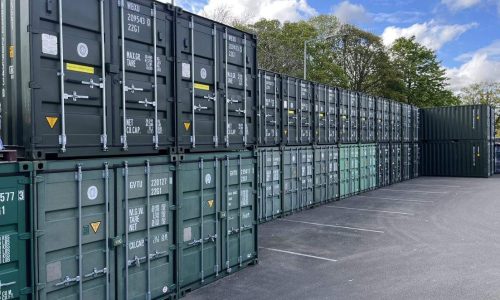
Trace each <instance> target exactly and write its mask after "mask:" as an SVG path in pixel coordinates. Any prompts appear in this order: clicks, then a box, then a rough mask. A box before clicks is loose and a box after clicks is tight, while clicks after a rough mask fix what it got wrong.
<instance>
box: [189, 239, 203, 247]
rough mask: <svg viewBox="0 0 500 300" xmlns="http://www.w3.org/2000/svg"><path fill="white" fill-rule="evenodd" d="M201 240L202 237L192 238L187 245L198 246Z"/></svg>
mask: <svg viewBox="0 0 500 300" xmlns="http://www.w3.org/2000/svg"><path fill="white" fill-rule="evenodd" d="M202 242H203V240H202V239H199V240H193V241H192V242H190V243H188V245H189V246H198V245H200V244H201V243H202Z"/></svg>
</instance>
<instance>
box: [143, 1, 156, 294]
mask: <svg viewBox="0 0 500 300" xmlns="http://www.w3.org/2000/svg"><path fill="white" fill-rule="evenodd" d="M155 9H156V4H155ZM155 17H156V16H155ZM145 173H146V181H147V184H146V188H147V190H146V220H147V225H146V239H147V240H146V253H151V166H150V163H149V160H146V170H145ZM146 272H147V274H146V277H147V278H146V280H147V292H146V294H147V299H148V300H149V299H151V255H148V256H147V271H146Z"/></svg>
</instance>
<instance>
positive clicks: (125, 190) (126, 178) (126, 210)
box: [123, 161, 130, 299]
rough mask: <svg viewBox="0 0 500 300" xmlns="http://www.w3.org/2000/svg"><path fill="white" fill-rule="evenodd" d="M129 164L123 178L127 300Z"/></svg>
mask: <svg viewBox="0 0 500 300" xmlns="http://www.w3.org/2000/svg"><path fill="white" fill-rule="evenodd" d="M128 172H129V170H128V162H127V161H125V162H124V163H123V177H124V181H125V184H124V195H123V196H124V198H125V199H124V201H125V212H124V214H125V216H124V217H125V265H126V266H127V267H126V268H125V299H129V297H128V287H129V270H128V269H129V268H128V266H129V260H128V255H129V228H130V217H129V215H128V214H129V210H128V209H129V195H128V186H129V174H128Z"/></svg>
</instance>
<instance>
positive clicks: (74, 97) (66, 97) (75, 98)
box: [64, 91, 90, 102]
mask: <svg viewBox="0 0 500 300" xmlns="http://www.w3.org/2000/svg"><path fill="white" fill-rule="evenodd" d="M70 99H71V100H73V102H76V101H78V100H80V99H90V97H89V96H86V95H78V94H77V92H76V91H73V93H72V94H66V93H64V100H70Z"/></svg>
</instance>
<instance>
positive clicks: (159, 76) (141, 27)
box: [113, 1, 173, 152]
mask: <svg viewBox="0 0 500 300" xmlns="http://www.w3.org/2000/svg"><path fill="white" fill-rule="evenodd" d="M124 3H125V5H124V6H121V7H120V22H121V25H120V26H121V32H120V35H119V45H120V51H121V53H120V58H121V61H120V75H119V80H116V81H118V83H117V84H115V88H114V92H115V95H114V97H113V99H115V100H116V101H117V102H119V103H117V104H116V105H115V107H116V109H117V110H118V108H119V111H116V112H115V116H116V119H115V132H116V133H117V136H116V141H115V142H116V144H117V145H121V147H122V148H123V150H125V151H127V150H130V151H133V148H134V147H140V148H138V151H141V152H145V151H148V152H151V151H154V150H158V149H160V148H162V149H165V147H166V145H167V144H168V145H170V144H172V143H173V141H172V131H171V128H172V124H173V87H172V83H173V63H172V61H171V57H172V54H173V53H172V42H173V40H172V33H173V30H172V24H173V21H172V19H173V18H172V12H171V11H170V10H166V9H165V6H164V5H158V4H156V3H152V4H150V5H143V4H139V2H134V1H124ZM117 42H118V41H117ZM118 133H120V136H118ZM129 148H131V149H129ZM144 149H146V150H144ZM148 149H149V150H148Z"/></svg>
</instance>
